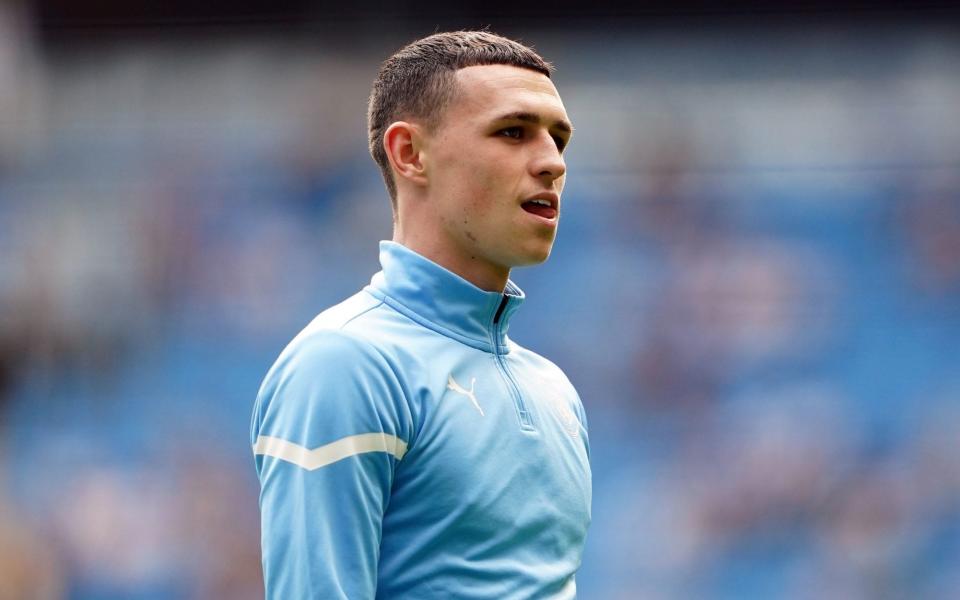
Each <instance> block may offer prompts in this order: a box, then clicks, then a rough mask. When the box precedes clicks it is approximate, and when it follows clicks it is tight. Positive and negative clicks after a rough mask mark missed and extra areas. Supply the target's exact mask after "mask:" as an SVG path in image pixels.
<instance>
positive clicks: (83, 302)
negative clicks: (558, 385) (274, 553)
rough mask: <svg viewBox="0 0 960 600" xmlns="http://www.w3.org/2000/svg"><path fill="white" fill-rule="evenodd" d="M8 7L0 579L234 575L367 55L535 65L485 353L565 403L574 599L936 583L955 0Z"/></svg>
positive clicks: (346, 174) (354, 174)
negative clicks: (566, 125) (557, 118)
mask: <svg viewBox="0 0 960 600" xmlns="http://www.w3.org/2000/svg"><path fill="white" fill-rule="evenodd" d="M194 4H196V3H188V2H183V1H180V2H176V1H175V2H164V3H160V2H132V3H131V2H119V1H101V2H90V3H75V2H67V1H60V2H57V1H38V2H10V1H8V2H6V3H0V598H2V599H33V598H37V599H59V598H67V599H111V598H117V599H120V598H123V599H154V598H156V599H167V598H197V599H207V598H209V599H219V598H223V599H244V598H258V597H262V594H263V592H262V582H261V579H260V563H259V522H258V509H257V491H258V487H257V481H256V477H255V474H254V467H253V458H252V456H251V452H250V446H249V439H248V427H249V418H250V413H251V409H252V404H253V400H254V397H255V395H256V391H257V388H258V385H259V383H260V380H261V378H262V377H263V375H264V374H265V372H266V370H267V368H268V367H269V366H270V364H271V363H272V361H273V360H274V358H275V357H276V355H277V354H278V353H279V351H280V350H281V349H282V347H283V346H284V345H285V343H286V342H287V341H288V340H289V339H290V338H291V337H292V336H293V335H294V334H295V333H296V332H297V331H298V330H299V329H300V328H302V327H303V326H304V325H305V324H306V323H307V322H308V321H309V320H310V319H311V318H312V317H313V316H314V315H315V314H316V313H317V312H319V311H320V310H322V309H323V308H325V307H327V306H329V305H331V304H333V303H335V302H337V301H339V300H341V299H343V298H345V297H347V296H348V295H350V294H352V293H353V292H354V291H356V290H357V289H359V288H360V287H361V286H363V285H364V284H365V283H366V282H367V281H368V280H369V277H370V276H371V275H372V273H373V272H375V271H376V270H377V269H378V265H377V241H378V240H380V239H387V238H389V237H390V235H391V230H390V209H389V201H388V199H387V195H386V193H385V191H384V190H383V187H382V182H381V180H380V176H379V173H378V171H377V169H376V167H375V166H374V164H373V162H372V161H371V160H370V158H369V156H368V155H367V152H366V127H365V108H366V99H367V94H368V93H369V86H370V83H371V82H372V79H373V77H374V75H375V73H376V70H377V68H378V66H379V63H380V61H382V60H383V59H384V58H386V57H387V56H388V55H389V54H390V53H391V52H393V51H394V50H395V49H397V48H399V47H400V46H402V45H403V44H405V43H407V42H409V41H411V40H412V39H415V38H416V37H420V36H422V35H425V34H429V33H432V32H433V31H436V30H444V29H450V28H476V27H481V26H485V25H489V26H491V27H492V28H493V29H494V30H495V31H497V32H499V33H502V34H504V35H508V36H512V37H516V38H519V39H521V40H523V41H525V42H528V43H531V44H533V45H535V46H536V48H537V49H538V50H539V51H541V53H543V54H544V55H545V56H546V57H547V58H548V59H549V60H552V61H553V62H554V63H555V64H556V66H557V73H556V76H555V79H554V80H555V82H556V84H557V86H558V88H559V90H560V92H561V94H562V96H563V98H564V101H565V103H566V106H567V109H568V112H569V114H570V115H571V118H572V120H573V122H574V123H575V125H576V127H577V134H576V136H575V139H574V142H573V144H572V145H571V147H570V149H569V154H568V158H567V165H568V171H569V177H568V186H567V189H566V192H565V194H564V215H563V223H562V226H561V228H560V235H559V239H558V242H557V245H556V248H555V251H554V255H553V256H552V258H551V259H550V261H549V262H548V263H547V264H546V265H544V266H541V267H537V268H533V269H521V270H517V271H516V272H515V273H514V280H515V281H517V282H518V284H519V285H520V286H521V287H523V288H524V289H525V291H526V293H527V295H528V300H527V302H526V303H525V306H524V308H523V309H522V310H521V312H520V313H519V314H518V315H517V318H516V319H515V320H514V322H513V326H512V329H511V336H512V337H513V338H514V339H515V340H517V341H518V342H520V343H522V344H524V345H526V346H528V347H530V348H532V349H534V350H537V351H539V352H541V353H542V354H544V355H546V356H548V357H550V358H551V359H553V360H554V361H555V362H557V363H558V364H559V365H560V366H561V367H562V368H563V369H564V370H565V371H566V372H567V373H568V374H569V376H570V378H571V379H572V380H573V382H574V383H575V385H576V386H577V387H578V389H579V391H580V394H581V396H582V398H583V402H584V405H585V407H586V410H587V413H588V418H589V424H590V440H591V445H592V460H593V469H594V505H593V526H592V529H591V531H590V536H589V540H588V544H587V549H586V553H585V556H584V560H583V568H582V570H581V572H580V574H579V575H578V582H579V589H580V595H581V597H583V598H586V599H595V598H600V599H646V598H650V599H667V598H731V599H732V598H788V599H822V598H838V599H841V598H842V599H860V598H864V599H867V598H869V599H875V598H931V599H938V598H943V599H947V598H957V597H960V436H958V432H960V35H958V33H960V28H958V27H957V19H956V17H957V16H958V13H957V12H956V11H955V10H954V9H952V8H950V6H949V5H948V4H937V3H922V4H919V5H918V4H917V3H912V4H911V5H910V8H906V7H907V4H906V3H905V4H904V5H903V7H897V6H885V7H884V8H877V6H874V7H872V8H867V7H865V6H864V3H858V4H856V3H847V4H844V3H842V2H841V3H839V4H838V3H826V2H824V3H818V2H805V3H802V4H797V5H794V6H790V5H778V4H769V3H743V2H741V3H738V2H733V3H729V2H728V3H724V4H723V8H717V7H715V6H712V5H711V3H706V2H673V3H669V6H668V5H667V3H646V4H644V3H641V4H640V5H638V6H635V7H634V8H632V9H629V10H627V9H623V8H617V9H613V8H603V7H601V6H593V5H592V6H590V7H589V8H587V7H583V6H578V5H575V4H573V3H570V4H562V3H561V4H559V5H554V6H553V7H552V8H547V7H538V8H536V9H522V8H516V7H510V6H509V5H508V3H505V2H493V3H482V4H483V7H482V8H481V7H480V6H481V3H466V4H465V5H464V6H462V7H456V6H446V5H441V4H440V3H433V4H431V3H421V4H415V5H404V6H402V7H401V6H393V5H391V6H386V5H385V3H384V5H380V4H371V5H370V6H359V5H358V6H338V7H335V8H330V7H326V6H323V5H322V4H319V3H317V2H306V1H302V2H274V3H271V4H270V5H269V6H268V7H265V4H266V3H260V4H257V3H252V2H231V3H226V2H209V3H203V6H200V7H198V6H195V5H194Z"/></svg>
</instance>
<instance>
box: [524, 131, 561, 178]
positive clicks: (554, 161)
mask: <svg viewBox="0 0 960 600" xmlns="http://www.w3.org/2000/svg"><path fill="white" fill-rule="evenodd" d="M543 137H544V139H543V141H541V143H539V144H537V154H536V156H535V157H534V159H533V161H532V163H531V165H530V166H531V171H532V174H533V176H534V177H536V178H538V179H542V180H544V182H545V183H547V184H551V183H553V182H554V180H556V179H559V178H560V177H562V176H563V175H564V174H565V173H566V172H567V163H566V162H565V161H564V160H563V155H562V154H560V149H559V148H557V144H556V142H555V141H554V140H553V138H552V137H551V136H550V135H544V136H543Z"/></svg>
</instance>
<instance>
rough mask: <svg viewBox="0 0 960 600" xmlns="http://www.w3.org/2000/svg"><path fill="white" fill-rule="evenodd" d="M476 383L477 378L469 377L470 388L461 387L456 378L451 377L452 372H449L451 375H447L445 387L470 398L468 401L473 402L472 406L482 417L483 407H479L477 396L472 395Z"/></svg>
mask: <svg viewBox="0 0 960 600" xmlns="http://www.w3.org/2000/svg"><path fill="white" fill-rule="evenodd" d="M476 383H477V378H476V377H471V378H470V389H469V390H466V389H464V388H463V386H461V385H460V384H459V383H457V380H456V379H454V378H453V375H452V374H451V375H447V389H448V390H452V391H454V392H456V393H458V394H463V395H464V396H466V397H467V398H470V402H473V406H474V408H476V409H477V411H478V412H479V413H480V416H481V417H482V416H484V414H483V409H482V408H480V403H479V402H477V397H476V396H475V395H474V393H473V387H474V385H476Z"/></svg>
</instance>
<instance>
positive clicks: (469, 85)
mask: <svg viewBox="0 0 960 600" xmlns="http://www.w3.org/2000/svg"><path fill="white" fill-rule="evenodd" d="M456 81H457V93H456V95H455V97H454V98H455V99H454V101H453V103H452V104H451V106H450V112H451V113H453V112H458V113H460V116H464V115H470V116H474V117H478V118H489V117H491V116H494V115H495V116H499V115H501V114H505V113H509V112H533V113H537V114H540V115H542V116H543V117H544V118H546V119H549V120H566V118H567V112H566V110H565V109H564V107H563V102H562V101H561V100H560V94H559V93H558V92H557V88H556V87H555V86H554V85H553V82H552V81H551V80H550V78H549V77H547V76H546V75H544V74H543V73H538V72H536V71H532V70H530V69H524V68H521V67H514V66H512V65H477V66H472V67H464V68H462V69H459V70H458V71H457V72H456Z"/></svg>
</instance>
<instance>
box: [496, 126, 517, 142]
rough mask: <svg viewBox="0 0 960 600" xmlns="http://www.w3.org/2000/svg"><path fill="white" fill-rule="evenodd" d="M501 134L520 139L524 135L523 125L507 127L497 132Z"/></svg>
mask: <svg viewBox="0 0 960 600" xmlns="http://www.w3.org/2000/svg"><path fill="white" fill-rule="evenodd" d="M497 133H498V134H499V135H502V136H504V137H508V138H513V139H515V140H519V139H520V138H522V137H523V127H506V128H504V129H501V130H500V131H498V132H497Z"/></svg>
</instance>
